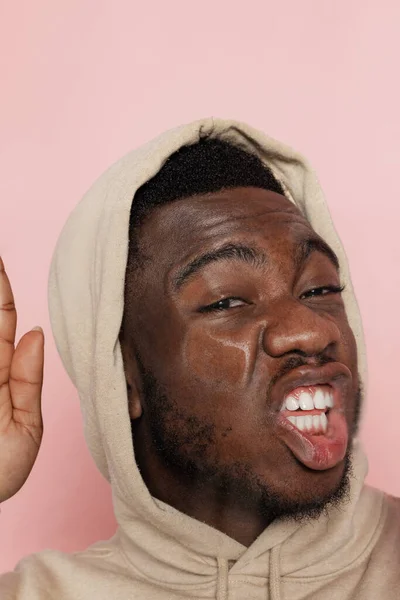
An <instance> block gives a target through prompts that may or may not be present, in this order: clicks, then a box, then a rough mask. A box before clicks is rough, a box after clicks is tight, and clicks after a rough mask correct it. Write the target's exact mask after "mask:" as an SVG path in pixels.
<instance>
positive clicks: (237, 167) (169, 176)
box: [128, 137, 284, 271]
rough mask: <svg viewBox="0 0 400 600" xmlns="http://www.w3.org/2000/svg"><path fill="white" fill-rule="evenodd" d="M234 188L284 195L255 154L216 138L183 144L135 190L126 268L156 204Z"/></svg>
mask: <svg viewBox="0 0 400 600" xmlns="http://www.w3.org/2000/svg"><path fill="white" fill-rule="evenodd" d="M233 187H258V188H263V189H266V190H269V191H273V192H277V193H278V194H284V190H283V188H282V185H281V184H280V183H279V181H277V179H276V178H275V177H274V175H273V174H272V171H271V170H270V169H269V168H268V167H267V166H266V165H265V164H263V162H262V161H261V160H260V158H259V157H258V156H256V155H255V154H251V153H250V152H248V151H246V150H243V149H242V148H239V147H238V146H234V145H233V144H231V143H229V142H225V141H222V140H220V139H215V138H210V137H208V138H202V139H200V141H199V142H197V143H195V144H192V145H188V146H182V147H181V148H180V149H179V150H177V151H176V152H174V153H173V154H171V156H170V157H169V158H168V159H167V160H166V162H165V163H164V165H163V167H162V168H161V169H160V170H159V171H158V173H156V175H155V176H154V177H152V178H151V179H149V181H147V182H146V183H144V184H143V185H142V186H141V187H140V188H139V189H138V190H137V192H136V194H135V197H134V201H133V202H132V207H131V213H130V225H129V258H128V269H129V271H131V270H132V269H134V267H135V266H138V265H139V264H140V263H141V261H140V252H139V241H138V238H139V230H140V225H141V224H142V223H143V221H144V220H145V218H146V216H148V215H149V214H150V213H151V212H152V211H153V210H155V209H156V208H157V207H159V206H162V205H164V204H168V203H169V202H173V201H174V200H179V199H182V198H189V197H191V196H196V195H199V194H206V193H211V192H217V191H220V190H223V189H227V188H233Z"/></svg>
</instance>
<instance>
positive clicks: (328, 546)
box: [0, 119, 400, 600]
mask: <svg viewBox="0 0 400 600" xmlns="http://www.w3.org/2000/svg"><path fill="white" fill-rule="evenodd" d="M200 133H201V135H210V136H214V137H219V138H222V139H224V140H229V141H231V142H232V143H234V144H238V145H241V146H242V147H245V148H248V149H250V150H252V151H253V152H256V153H257V154H258V155H259V156H260V157H261V159H262V160H263V161H265V163H266V164H268V165H269V167H270V168H271V169H272V171H273V172H274V174H275V176H276V177H277V179H279V180H280V182H281V183H282V184H283V186H284V189H285V193H286V195H287V197H288V198H289V199H290V200H291V201H292V202H294V203H295V204H296V205H297V206H298V207H299V208H300V210H301V211H302V212H303V213H304V214H305V216H306V217H307V219H308V220H309V221H310V223H311V225H312V226H313V228H314V229H315V230H316V231H317V232H318V233H319V234H320V235H321V236H322V237H323V238H324V239H325V240H326V241H327V242H328V243H329V244H330V245H331V246H332V248H333V249H334V250H335V252H336V253H337V255H338V257H339V260H340V263H341V271H342V279H343V280H344V283H345V285H346V291H345V292H344V300H345V304H346V309H347V313H348V317H349V320H350V323H351V326H352V328H353V331H354V333H355V336H356V339H357V344H358V353H359V361H360V371H361V375H362V378H363V380H364V383H365V376H366V368H365V352H364V344H363V334H362V327H361V321H360V316H359V312H358V309H357V304H356V301H355V298H354V295H353V291H352V285H351V281H350V278H349V273H348V267H347V262H346V257H345V254H344V252H343V249H342V247H341V244H340V242H339V240H338V237H337V234H336V233H335V230H334V228H333V225H332V222H331V218H330V216H329V212H328V209H327V207H326V204H325V202H324V199H323V196H322V192H321V190H320V187H319V185H318V182H317V179H316V177H315V174H314V173H313V171H312V170H311V168H310V166H309V165H308V163H307V162H306V161H305V160H304V158H303V157H302V156H300V155H299V154H297V153H295V152H293V151H292V150H291V149H290V148H287V147H286V146H284V145H282V144H281V143H278V142H276V141H274V140H272V139H270V138H268V137H266V136H265V135H264V134H262V133H260V132H258V131H256V130H254V129H252V128H250V127H249V126H247V125H244V124H241V123H236V122H233V121H223V120H219V119H204V120H201V121H197V122H195V123H191V124H189V125H185V126H182V127H179V128H177V129H174V130H172V131H169V132H167V133H164V134H163V135H161V136H160V137H158V138H157V139H155V140H154V141H152V142H150V143H149V144H147V145H145V146H143V147H142V148H140V149H139V150H136V151H134V152H132V153H130V154H128V155H127V156H125V157H124V158H122V159H121V160H119V161H118V162H117V163H116V164H114V165H113V166H112V167H111V168H110V169H108V171H107V172H106V173H104V174H103V175H102V176H101V177H100V178H99V180H98V181H97V182H96V183H95V184H94V185H93V187H92V188H91V189H90V190H89V192H88V193H87V194H86V196H85V197H84V199H83V200H82V201H81V202H80V204H79V205H78V206H77V207H76V209H75V210H74V211H73V213H72V214H71V216H70V218H69V219H68V221H67V223H66V225H65V227H64V229H63V231H62V234H61V236H60V239H59V242H58V245H57V248H56V250H55V254H54V258H53V262H52V266H51V272H50V281H49V303H50V315H51V321H52V327H53V332H54V336H55V339H56V343H57V347H58V350H59V352H60V354H61V357H62V360H63V363H64V365H65V368H66V369H67V371H68V373H69V375H70V377H71V379H72V381H73V382H74V384H75V385H76V387H77V389H78V391H79V396H80V400H81V404H82V413H83V417H84V423H85V434H86V439H87V443H88V446H89V449H90V452H91V453H92V456H93V458H94V460H95V462H96V464H97V466H98V468H99V469H100V471H101V472H102V474H103V475H104V477H106V478H107V479H108V480H109V481H110V483H111V486H112V491H113V502H114V509H115V514H116V518H117V521H118V530H117V532H116V534H115V535H114V536H113V538H111V539H110V540H108V541H105V542H104V541H102V542H99V543H97V544H95V545H93V546H91V547H90V548H88V549H87V550H86V551H84V552H78V553H74V554H70V555H66V554H62V553H60V552H56V551H45V552H41V553H39V554H37V555H34V556H31V557H27V558H25V559H23V560H22V561H21V562H20V563H19V565H18V566H17V568H16V569H15V571H13V572H12V573H7V574H5V575H2V576H1V577H0V599H1V600H15V599H18V600H47V599H52V600H53V599H57V600H60V599H62V600H83V599H85V600H88V599H95V600H110V598H112V599H115V600H128V599H129V600H136V599H143V600H150V599H152V600H158V599H169V600H174V599H178V598H181V599H182V598H196V599H200V598H217V599H218V600H223V599H229V600H247V599H249V600H250V599H254V600H261V599H262V600H266V599H270V600H279V599H280V600H289V599H290V600H306V599H307V600H312V599H324V600H348V599H352V600H367V599H368V600H376V599H378V598H379V599H382V600H394V599H397V598H400V501H399V499H394V498H390V497H388V496H386V495H385V494H383V493H382V492H379V491H376V490H374V489H371V488H369V487H366V486H364V477H365V474H366V469H367V466H366V460H365V457H364V455H363V453H362V450H361V448H360V447H359V444H358V442H356V445H355V457H354V471H355V476H354V478H353V481H352V487H351V499H350V501H349V502H348V503H345V504H343V505H342V506H341V507H340V508H335V509H330V511H329V514H328V515H324V516H322V517H320V518H319V519H317V520H314V521H312V522H309V523H307V524H305V525H304V524H303V525H300V524H298V523H283V522H280V521H276V522H274V523H272V525H270V526H269V527H268V528H267V529H266V530H265V531H264V532H263V533H262V534H261V536H260V537H259V538H258V539H257V540H256V541H255V542H254V543H253V544H252V545H251V546H250V547H249V548H246V547H244V546H242V545H241V544H239V543H238V542H236V541H234V540H233V539H231V538H229V537H227V536H226V535H224V534H223V533H221V532H220V531H217V530H215V529H213V528H211V527H209V526H208V525H205V524H204V523H201V522H198V521H196V520H194V519H192V518H190V517H188V516H187V515H185V514H182V513H180V512H178V511H177V510H175V509H173V508H172V507H170V506H167V505H165V504H163V503H162V502H160V501H157V500H155V499H154V498H152V497H151V496H150V494H149V492H148V490H147V488H146V486H145V484H144V482H143V480H142V478H141V476H140V474H139V471H138V469H137V466H136V463H135V458H134V453H133V449H132V439H131V428H130V420H129V415H128V404H127V395H126V383H125V378H124V370H123V363H122V356H121V348H120V345H119V342H118V333H119V329H120V325H121V319H122V313H123V297H124V294H123V292H124V275H125V265H126V261H127V252H128V226H129V211H130V205H131V201H132V198H133V195H134V193H135V191H136V190H137V189H138V188H139V187H140V186H141V185H142V184H143V183H144V182H145V181H147V180H148V179H149V178H151V177H152V176H153V175H154V174H155V173H156V172H157V171H158V170H159V169H160V168H161V166H162V165H163V163H164V162H165V160H166V159H167V157H168V156H169V155H171V154H172V153H173V152H174V151H176V150H177V149H178V148H179V147H180V146H182V145H184V144H191V143H194V142H196V141H197V140H198V139H199V135H200Z"/></svg>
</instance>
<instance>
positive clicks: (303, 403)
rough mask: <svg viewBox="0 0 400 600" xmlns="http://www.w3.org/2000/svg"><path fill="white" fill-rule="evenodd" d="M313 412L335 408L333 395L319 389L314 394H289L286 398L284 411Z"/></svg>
mask: <svg viewBox="0 0 400 600" xmlns="http://www.w3.org/2000/svg"><path fill="white" fill-rule="evenodd" d="M299 408H300V409H301V410H313V409H314V408H317V409H320V410H325V409H326V408H333V394H332V392H331V391H330V390H328V389H326V390H323V389H321V388H318V389H317V390H316V391H315V393H314V394H311V393H310V392H307V391H305V390H303V391H302V392H300V394H296V395H294V394H289V396H287V397H286V399H285V401H284V403H283V406H282V410H290V411H294V410H298V409H299Z"/></svg>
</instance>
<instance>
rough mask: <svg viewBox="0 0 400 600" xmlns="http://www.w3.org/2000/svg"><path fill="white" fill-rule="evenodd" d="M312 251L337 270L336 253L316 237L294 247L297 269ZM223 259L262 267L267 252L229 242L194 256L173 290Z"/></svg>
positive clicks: (176, 278)
mask: <svg viewBox="0 0 400 600" xmlns="http://www.w3.org/2000/svg"><path fill="white" fill-rule="evenodd" d="M313 252H320V253H321V254H324V255H325V256H326V257H327V258H328V259H329V260H330V261H331V262H332V264H333V265H334V267H335V268H336V269H337V270H338V271H339V260H338V258H337V256H336V254H335V253H334V251H333V250H332V248H331V247H330V246H329V245H328V244H327V243H326V242H324V240H322V239H321V238H318V237H315V238H314V237H309V238H306V239H305V240H302V242H301V243H300V244H299V245H298V247H297V248H296V254H295V261H296V267H297V269H300V267H301V266H302V265H303V264H304V263H305V262H306V260H307V259H308V258H309V257H310V256H311V254H312V253H313ZM224 260H240V261H241V262H244V263H247V264H249V265H250V266H252V267H255V268H256V269H262V268H263V267H265V266H266V265H267V264H268V262H269V261H268V256H267V254H266V253H265V252H264V250H262V249H261V248H258V247H257V246H249V245H247V244H237V243H231V242H230V243H227V244H224V245H223V246H221V247H220V248H217V249H216V250H212V251H210V252H206V253H205V254H202V255H200V256H198V257H196V258H194V259H193V260H192V261H191V262H190V263H189V264H187V265H185V266H184V267H182V268H181V269H180V270H179V271H178V273H177V274H176V275H175V276H174V278H173V280H172V286H173V288H174V290H175V291H179V289H180V288H181V287H182V286H183V285H184V284H185V283H186V282H187V280H188V279H190V278H191V277H193V276H194V275H195V274H196V273H198V272H199V271H202V270H203V269H204V268H205V267H206V266H207V265H209V264H211V263H214V262H219V261H224Z"/></svg>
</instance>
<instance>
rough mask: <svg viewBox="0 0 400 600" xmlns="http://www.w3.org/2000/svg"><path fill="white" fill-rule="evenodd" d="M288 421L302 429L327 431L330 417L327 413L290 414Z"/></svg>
mask: <svg viewBox="0 0 400 600" xmlns="http://www.w3.org/2000/svg"><path fill="white" fill-rule="evenodd" d="M287 419H288V421H290V422H291V423H292V425H294V426H295V427H297V429H299V430H300V431H308V432H314V433H325V432H326V431H327V429H328V419H327V416H326V414H325V413H321V414H319V415H301V416H299V417H295V416H292V415H291V416H289V417H287Z"/></svg>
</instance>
